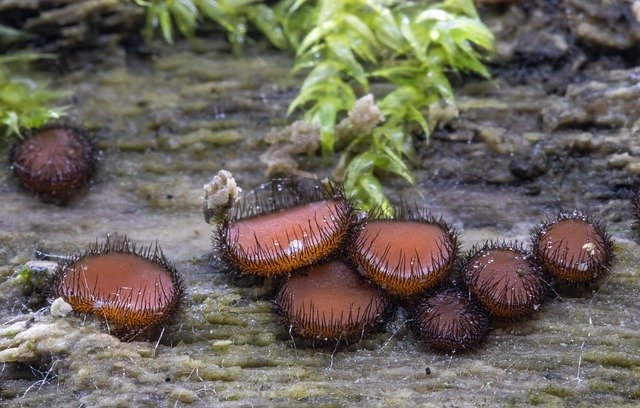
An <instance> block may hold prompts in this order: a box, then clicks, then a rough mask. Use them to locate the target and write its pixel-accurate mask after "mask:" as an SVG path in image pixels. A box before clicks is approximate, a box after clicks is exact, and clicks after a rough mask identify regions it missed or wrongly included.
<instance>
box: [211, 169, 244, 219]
mask: <svg viewBox="0 0 640 408" xmlns="http://www.w3.org/2000/svg"><path fill="white" fill-rule="evenodd" d="M203 189H204V197H202V214H203V215H204V220H205V221H206V222H207V223H208V224H212V225H214V224H218V223H220V221H221V220H222V219H224V217H226V213H227V211H228V210H229V209H230V208H231V207H233V205H234V204H235V203H236V201H238V198H239V196H240V194H241V193H242V189H241V188H240V187H238V186H237V185H236V180H235V179H234V178H233V175H232V174H231V173H230V172H228V171H226V170H220V171H219V172H218V174H216V175H215V176H213V178H212V179H211V181H210V182H208V183H207V184H205V185H204V187H203Z"/></svg>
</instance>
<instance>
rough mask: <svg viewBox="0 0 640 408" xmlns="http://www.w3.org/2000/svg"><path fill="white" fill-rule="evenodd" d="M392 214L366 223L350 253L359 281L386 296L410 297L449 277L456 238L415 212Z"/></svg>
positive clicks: (405, 210) (437, 222)
mask: <svg viewBox="0 0 640 408" xmlns="http://www.w3.org/2000/svg"><path fill="white" fill-rule="evenodd" d="M395 213H396V214H395V215H394V217H393V218H382V217H380V216H377V215H374V216H372V217H370V218H369V219H368V220H367V222H366V223H365V225H364V226H363V227H362V229H360V231H358V233H357V234H356V235H357V236H356V238H355V239H354V240H353V242H352V245H350V251H349V253H350V255H351V257H352V258H353V260H354V262H355V263H357V264H358V265H359V266H360V267H361V271H362V273H363V275H364V276H365V277H367V278H368V279H370V280H371V281H372V282H374V283H375V284H377V285H378V286H380V287H381V288H382V289H384V290H385V291H386V292H388V293H390V294H391V295H394V296H413V295H416V294H419V293H422V292H424V291H426V290H428V289H431V288H433V287H435V286H436V285H437V284H438V283H440V282H442V281H443V280H444V279H445V278H446V277H447V275H448V274H449V271H450V269H451V267H452V265H453V263H454V260H455V259H456V256H457V254H458V243H457V234H456V233H455V232H454V231H453V230H452V229H451V227H449V226H448V225H447V224H446V223H445V222H444V221H442V220H439V219H436V218H434V217H431V216H429V215H427V214H425V213H423V212H421V211H419V210H416V209H412V208H409V207H404V208H402V209H400V210H398V209H396V210H395Z"/></svg>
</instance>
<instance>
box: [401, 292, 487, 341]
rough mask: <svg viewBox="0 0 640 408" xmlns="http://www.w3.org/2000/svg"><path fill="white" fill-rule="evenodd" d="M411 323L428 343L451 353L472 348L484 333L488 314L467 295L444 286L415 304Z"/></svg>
mask: <svg viewBox="0 0 640 408" xmlns="http://www.w3.org/2000/svg"><path fill="white" fill-rule="evenodd" d="M413 326H414V331H415V332H416V334H417V335H418V336H419V337H420V338H421V339H423V340H424V341H426V342H427V343H428V344H429V345H430V346H431V347H433V348H434V349H436V350H439V351H442V352H446V353H451V352H459V351H465V350H469V349H472V348H475V347H476V346H477V344H478V343H480V342H481V341H482V339H483V338H484V336H485V335H486V333H487V330H488V327H489V318H488V317H487V314H486V313H485V312H484V311H483V310H482V309H481V308H480V307H478V306H477V305H476V304H475V303H474V302H473V301H472V300H470V299H469V298H468V297H466V296H464V295H463V294H462V293H460V292H458V291H456V290H454V289H447V290H444V291H441V292H438V293H436V294H434V295H432V296H430V297H428V298H426V299H424V300H423V301H422V302H421V303H420V304H419V305H418V307H417V308H416V310H415V312H414V324H413Z"/></svg>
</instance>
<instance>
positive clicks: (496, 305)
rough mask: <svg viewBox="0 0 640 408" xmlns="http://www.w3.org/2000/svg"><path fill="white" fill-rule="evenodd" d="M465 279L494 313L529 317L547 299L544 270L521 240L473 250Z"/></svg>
mask: <svg viewBox="0 0 640 408" xmlns="http://www.w3.org/2000/svg"><path fill="white" fill-rule="evenodd" d="M462 281H463V282H464V285H465V286H466V287H467V288H468V289H469V292H471V294H472V295H473V296H474V297H475V298H476V299H477V300H478V302H479V303H480V304H481V305H482V306H483V307H484V308H485V309H486V310H487V311H488V312H489V314H490V315H491V316H495V317H499V318H507V319H518V318H523V317H528V316H530V315H531V314H533V313H534V312H535V311H537V310H538V308H539V307H540V305H541V304H542V302H543V300H544V295H545V288H546V283H545V281H544V279H543V275H542V271H541V270H540V268H539V267H537V266H536V265H535V264H534V263H533V262H532V260H531V256H530V255H529V254H528V253H527V252H525V250H524V249H523V248H522V246H521V245H519V244H518V243H510V242H502V243H495V242H487V243H485V244H484V245H482V246H481V247H476V248H474V249H472V250H471V254H470V255H469V257H468V259H467V261H466V262H465V263H464V266H463V268H462Z"/></svg>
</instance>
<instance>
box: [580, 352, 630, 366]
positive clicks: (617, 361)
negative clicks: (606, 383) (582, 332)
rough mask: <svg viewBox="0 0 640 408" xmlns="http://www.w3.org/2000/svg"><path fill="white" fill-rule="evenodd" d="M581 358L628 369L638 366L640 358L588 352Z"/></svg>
mask: <svg viewBox="0 0 640 408" xmlns="http://www.w3.org/2000/svg"><path fill="white" fill-rule="evenodd" d="M583 360H584V361H588V362H592V363H598V364H601V365H603V366H605V367H620V368H626V369H630V370H631V369H636V368H638V367H640V358H633V357H629V356H623V355H619V354H613V353H610V354H601V353H588V354H585V355H584V357H583Z"/></svg>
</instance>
